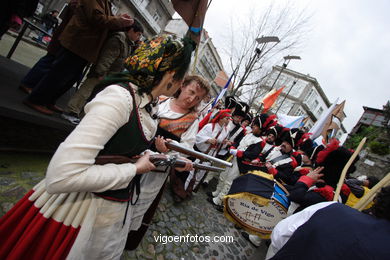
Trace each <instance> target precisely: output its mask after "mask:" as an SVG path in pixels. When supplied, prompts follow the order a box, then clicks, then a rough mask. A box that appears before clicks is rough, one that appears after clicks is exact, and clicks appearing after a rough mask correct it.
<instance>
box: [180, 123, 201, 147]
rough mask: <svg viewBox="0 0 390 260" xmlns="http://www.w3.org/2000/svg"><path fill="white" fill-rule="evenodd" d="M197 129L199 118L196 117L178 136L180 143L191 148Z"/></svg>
mask: <svg viewBox="0 0 390 260" xmlns="http://www.w3.org/2000/svg"><path fill="white" fill-rule="evenodd" d="M198 129H199V120H198V119H196V120H195V121H194V122H193V123H192V125H191V126H190V127H189V128H188V129H187V131H185V132H184V133H183V134H182V135H181V138H180V144H182V145H183V146H185V147H187V148H188V149H193V147H194V145H195V139H196V134H197V133H198Z"/></svg>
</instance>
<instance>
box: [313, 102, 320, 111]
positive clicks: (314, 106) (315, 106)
mask: <svg viewBox="0 0 390 260" xmlns="http://www.w3.org/2000/svg"><path fill="white" fill-rule="evenodd" d="M318 104H319V103H318V101H317V100H314V102H313V105H312V107H311V110H315V109H316V108H317V106H318Z"/></svg>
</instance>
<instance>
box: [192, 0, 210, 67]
mask: <svg viewBox="0 0 390 260" xmlns="http://www.w3.org/2000/svg"><path fill="white" fill-rule="evenodd" d="M212 1H213V0H210V2H209V3H208V4H207V7H206V12H207V10H208V9H209V7H210V5H211V2H212ZM199 3H200V1H199V2H198V6H199ZM197 9H198V8H197ZM197 15H198V12H196V14H195V16H197ZM205 20H206V16H205V17H204V19H203V21H202V25H201V26H200V28H201V29H200V38H199V44H198V45H197V46H196V51H195V58H194V64H193V66H192V73H194V72H195V69H196V63H198V54H199V49H200V43H201V42H202V32H203V24H204V21H205ZM190 28H191V26H189V30H190Z"/></svg>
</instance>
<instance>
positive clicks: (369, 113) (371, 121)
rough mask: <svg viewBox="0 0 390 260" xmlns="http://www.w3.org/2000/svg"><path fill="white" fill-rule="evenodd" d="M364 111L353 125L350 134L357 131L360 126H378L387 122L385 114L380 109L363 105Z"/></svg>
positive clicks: (383, 125) (382, 125)
mask: <svg viewBox="0 0 390 260" xmlns="http://www.w3.org/2000/svg"><path fill="white" fill-rule="evenodd" d="M363 109H364V112H363V114H362V116H361V117H360V119H359V121H358V122H357V123H356V125H355V126H354V127H353V129H352V131H351V133H350V134H355V133H357V132H359V130H360V128H361V127H362V126H378V127H385V126H386V125H388V124H389V122H386V118H385V114H384V111H383V110H382V109H377V108H372V107H366V106H363Z"/></svg>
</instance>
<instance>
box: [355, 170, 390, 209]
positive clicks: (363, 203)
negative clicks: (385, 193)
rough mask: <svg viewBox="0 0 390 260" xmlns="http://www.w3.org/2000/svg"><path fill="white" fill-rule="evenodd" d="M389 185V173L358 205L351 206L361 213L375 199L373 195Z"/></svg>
mask: <svg viewBox="0 0 390 260" xmlns="http://www.w3.org/2000/svg"><path fill="white" fill-rule="evenodd" d="M389 184H390V172H389V173H387V175H386V176H385V177H384V178H383V179H382V180H381V181H380V182H378V183H377V184H376V185H375V186H374V187H372V189H371V190H370V191H369V192H368V193H367V194H366V195H364V196H363V197H362V198H361V199H360V200H359V201H358V203H356V204H355V206H353V208H354V209H357V210H359V211H362V210H363V209H364V208H365V207H366V206H367V205H368V204H369V203H370V202H371V201H372V200H373V199H374V197H375V195H376V194H377V193H378V192H379V191H380V189H381V188H382V187H384V186H387V185H389Z"/></svg>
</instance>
